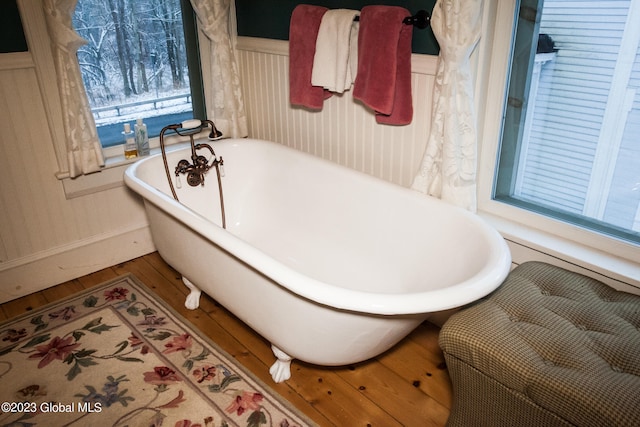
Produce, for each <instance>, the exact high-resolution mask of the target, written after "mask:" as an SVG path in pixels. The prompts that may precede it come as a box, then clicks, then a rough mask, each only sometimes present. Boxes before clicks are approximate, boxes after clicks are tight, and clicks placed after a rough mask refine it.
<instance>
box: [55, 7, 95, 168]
mask: <svg viewBox="0 0 640 427" xmlns="http://www.w3.org/2000/svg"><path fill="white" fill-rule="evenodd" d="M76 3H77V0H44V3H43V5H44V13H45V17H46V20H47V27H48V30H49V34H50V36H51V39H52V53H53V59H54V63H55V71H56V78H57V81H58V89H59V92H60V102H61V107H62V117H63V122H64V132H65V136H66V139H67V155H68V161H69V176H71V177H72V178H74V177H77V176H80V175H83V174H88V173H92V172H97V171H99V170H100V168H101V167H102V166H104V156H103V154H102V146H101V145H100V140H99V139H98V132H97V130H96V124H95V121H94V120H93V115H92V114H91V108H90V107H89V101H88V99H87V94H86V92H85V89H84V84H83V82H82V76H81V75H80V66H79V65H78V57H77V51H78V48H79V47H80V46H82V45H83V44H85V43H86V41H85V40H84V39H83V38H82V37H80V36H79V35H78V34H77V33H76V32H75V30H74V29H73V26H72V24H71V17H72V16H73V12H74V10H75V7H76Z"/></svg>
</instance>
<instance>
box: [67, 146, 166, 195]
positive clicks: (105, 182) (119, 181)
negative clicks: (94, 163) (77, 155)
mask: <svg viewBox="0 0 640 427" xmlns="http://www.w3.org/2000/svg"><path fill="white" fill-rule="evenodd" d="M155 150H157V152H160V149H155ZM151 153H152V154H154V150H151ZM140 158H141V157H138V158H135V159H125V158H124V155H122V156H114V157H109V158H107V159H105V165H104V167H103V168H102V169H100V171H99V172H95V173H91V174H88V175H82V176H79V177H77V178H70V177H69V176H66V177H63V178H60V180H61V181H62V186H63V187H64V194H65V197H66V198H67V199H75V198H76V197H83V196H86V195H89V194H93V193H98V192H100V191H106V190H110V189H112V188H117V187H121V186H123V185H124V181H123V175H124V171H125V170H126V169H127V168H128V167H129V165H131V164H132V163H134V162H135V161H136V160H139V159H140Z"/></svg>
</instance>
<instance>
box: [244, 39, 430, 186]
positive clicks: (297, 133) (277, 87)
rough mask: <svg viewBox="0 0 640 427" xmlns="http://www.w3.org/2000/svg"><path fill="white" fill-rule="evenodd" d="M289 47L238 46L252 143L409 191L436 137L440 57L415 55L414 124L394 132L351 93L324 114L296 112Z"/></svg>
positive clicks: (266, 43) (336, 98) (332, 101)
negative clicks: (274, 145)
mask: <svg viewBox="0 0 640 427" xmlns="http://www.w3.org/2000/svg"><path fill="white" fill-rule="evenodd" d="M287 46H288V44H287V43H286V42H282V41H276V40H266V39H262V40H260V41H255V40H253V39H252V38H250V37H240V38H239V41H238V50H237V53H238V63H239V67H240V73H241V79H242V89H243V93H244V97H245V108H246V109H247V116H248V118H249V136H251V137H254V138H260V139H267V140H270V141H275V142H278V143H281V144H284V145H286V146H289V147H293V148H296V149H298V150H302V151H305V152H308V153H311V154H313V155H316V156H319V157H322V158H325V159H327V160H331V161H333V162H335V163H338V164H341V165H343V166H347V167H350V168H353V169H356V170H358V171H361V172H364V173H367V174H370V175H373V176H376V177H378V178H382V179H385V180H387V181H390V182H393V183H395V184H398V185H402V186H405V187H409V186H410V185H411V182H412V181H413V176H414V175H415V173H416V171H417V170H418V167H419V166H420V161H421V159H422V155H423V153H424V149H425V146H426V141H427V138H428V134H429V123H430V116H431V96H432V92H433V84H434V78H435V77H434V74H435V68H436V64H437V57H435V56H428V55H413V56H414V63H416V64H418V65H417V66H415V67H414V71H413V72H412V96H413V105H414V114H413V120H412V123H411V124H410V125H408V126H388V125H380V124H378V123H376V121H375V115H374V114H373V112H372V111H371V110H369V109H368V108H367V107H365V106H364V105H363V104H362V103H360V102H358V101H356V100H354V99H353V97H352V92H351V91H347V92H345V93H344V94H341V95H337V94H334V95H333V96H332V97H331V98H329V99H327V100H325V102H324V105H323V108H322V110H321V111H311V110H307V109H305V108H299V107H292V106H291V105H290V103H289V57H288V53H287ZM420 64H425V65H422V66H420ZM415 68H420V70H419V71H418V72H416V70H415Z"/></svg>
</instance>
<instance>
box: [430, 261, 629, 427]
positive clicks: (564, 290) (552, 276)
mask: <svg viewBox="0 0 640 427" xmlns="http://www.w3.org/2000/svg"><path fill="white" fill-rule="evenodd" d="M639 328H640V296H636V295H631V294H628V293H624V292H618V291H615V290H614V289H612V288H610V287H608V286H606V285H604V284H603V283H601V282H599V281H597V280H594V279H591V278H588V277H585V276H582V275H580V274H576V273H572V272H569V271H567V270H564V269H562V268H558V267H555V266H551V265H548V264H545V263H539V262H528V263H525V264H522V265H520V266H519V267H517V268H516V269H514V270H513V271H512V272H511V273H510V274H509V276H508V277H507V279H506V280H505V282H504V283H503V284H502V285H501V286H500V288H498V289H497V290H496V291H495V292H494V293H493V294H491V295H490V296H488V297H487V298H486V299H485V300H482V301H479V302H478V303H476V304H475V305H473V306H471V307H469V308H467V309H465V310H463V311H460V312H458V313H456V314H454V315H453V316H452V317H451V318H449V320H448V321H447V322H446V323H445V325H444V326H443V327H442V330H441V333H440V346H441V347H442V350H443V351H444V355H445V359H446V361H447V367H448V369H449V374H450V375H451V380H452V382H453V407H452V408H451V416H450V417H449V425H450V426H464V427H469V426H491V427H494V426H536V427H539V426H545V427H546V426H570V425H578V426H602V427H611V426H640V330H639Z"/></svg>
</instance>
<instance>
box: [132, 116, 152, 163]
mask: <svg viewBox="0 0 640 427" xmlns="http://www.w3.org/2000/svg"><path fill="white" fill-rule="evenodd" d="M134 129H135V134H136V146H137V148H138V156H140V157H142V156H148V155H149V134H148V133H147V125H146V124H144V123H143V122H142V119H138V120H136V125H135V126H134Z"/></svg>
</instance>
